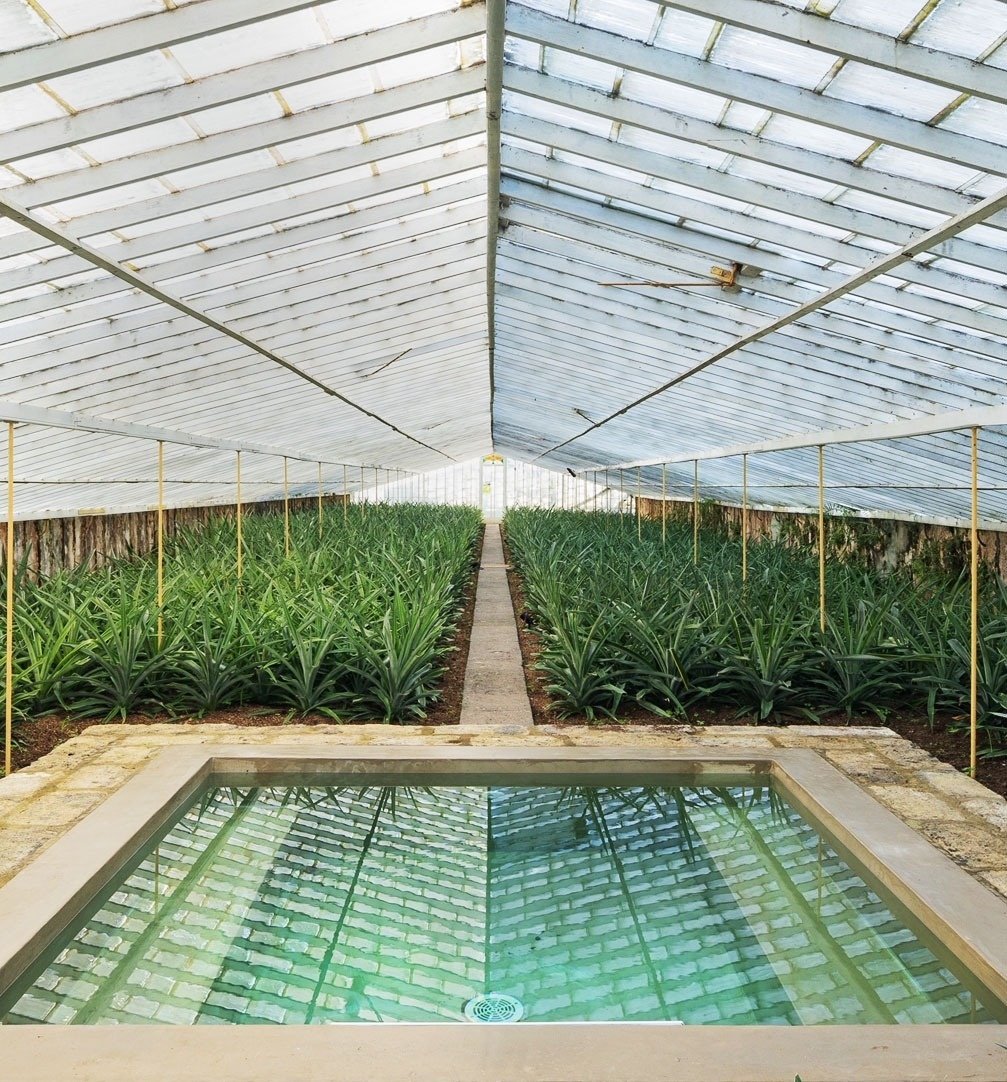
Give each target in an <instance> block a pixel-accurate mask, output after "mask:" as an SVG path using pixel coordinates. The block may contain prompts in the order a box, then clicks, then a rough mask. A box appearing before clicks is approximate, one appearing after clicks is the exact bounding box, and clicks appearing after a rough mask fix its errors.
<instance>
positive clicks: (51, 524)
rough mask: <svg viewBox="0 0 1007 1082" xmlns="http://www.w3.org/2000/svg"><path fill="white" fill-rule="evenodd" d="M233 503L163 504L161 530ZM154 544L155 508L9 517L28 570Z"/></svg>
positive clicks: (255, 509)
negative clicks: (23, 518)
mask: <svg viewBox="0 0 1007 1082" xmlns="http://www.w3.org/2000/svg"><path fill="white" fill-rule="evenodd" d="M342 502H343V497H342V495H331V496H324V497H323V503H324V504H327V505H332V504H336V505H342ZM317 506H318V499H317V497H315V496H306V497H302V498H298V499H292V500H291V501H290V509H291V511H295V510H310V509H313V508H315V507H317ZM282 510H283V501H282V500H268V501H263V502H259V503H245V504H242V512H243V513H244V514H246V515H261V514H267V513H269V512H277V511H282ZM234 511H235V505H234V504H222V505H220V506H213V507H166V508H165V509H164V533H165V536H166V537H171V536H172V534H174V533H176V532H177V531H178V530H181V529H186V528H192V527H200V526H204V525H206V524H207V523H208V522H211V521H212V520H213V519H216V518H233V517H234ZM6 543H7V529H6V526H3V527H2V528H0V559H5V558H6ZM156 546H157V511H156V510H151V511H135V512H131V513H129V514H122V515H80V516H73V517H67V518H47V519H37V520H36V519H31V520H27V521H24V522H15V523H14V558H15V560H17V561H19V562H20V561H21V560H23V559H25V557H27V570H28V574H29V575H31V576H32V577H44V576H46V575H51V574H53V573H54V572H56V571H62V570H68V569H71V568H74V567H80V566H85V567H90V568H97V567H103V566H104V565H105V564H107V563H110V562H111V561H112V560H117V559H121V558H122V557H124V556H143V555H146V554H147V553H148V552H153V551H154V549H155V548H156Z"/></svg>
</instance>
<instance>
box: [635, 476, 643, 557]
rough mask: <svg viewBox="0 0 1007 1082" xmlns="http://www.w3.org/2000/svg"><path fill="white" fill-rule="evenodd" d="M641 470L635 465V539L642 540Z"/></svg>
mask: <svg viewBox="0 0 1007 1082" xmlns="http://www.w3.org/2000/svg"><path fill="white" fill-rule="evenodd" d="M642 499H643V471H642V470H641V469H640V467H639V466H637V467H636V539H637V541H642V540H643V503H642Z"/></svg>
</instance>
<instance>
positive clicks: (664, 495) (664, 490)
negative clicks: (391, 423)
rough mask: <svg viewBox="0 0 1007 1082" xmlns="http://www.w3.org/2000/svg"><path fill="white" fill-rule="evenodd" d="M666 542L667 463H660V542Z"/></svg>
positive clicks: (663, 543) (664, 543)
mask: <svg viewBox="0 0 1007 1082" xmlns="http://www.w3.org/2000/svg"><path fill="white" fill-rule="evenodd" d="M667 543H668V464H667V463H666V462H662V463H661V544H662V545H666V544H667Z"/></svg>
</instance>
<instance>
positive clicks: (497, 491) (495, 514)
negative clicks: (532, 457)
mask: <svg viewBox="0 0 1007 1082" xmlns="http://www.w3.org/2000/svg"><path fill="white" fill-rule="evenodd" d="M479 488H480V491H481V493H482V502H481V504H480V506H481V507H482V512H483V518H484V519H485V520H486V521H487V522H499V521H500V520H501V519H502V518H503V516H504V512H505V511H506V510H507V462H506V460H505V459H504V458H503V456H502V455H486V456H485V457H484V458H482V459H480V461H479Z"/></svg>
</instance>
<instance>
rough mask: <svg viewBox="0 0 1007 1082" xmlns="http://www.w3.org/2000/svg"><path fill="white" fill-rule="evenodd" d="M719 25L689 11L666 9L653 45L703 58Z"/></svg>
mask: <svg viewBox="0 0 1007 1082" xmlns="http://www.w3.org/2000/svg"><path fill="white" fill-rule="evenodd" d="M719 25H720V24H719V23H717V22H715V21H714V20H713V19H706V18H703V17H702V16H701V15H694V14H693V13H692V12H691V11H675V9H674V8H666V9H665V12H664V18H663V19H662V20H661V24H660V28H659V29H658V32H657V36H656V37H655V39H654V44H655V45H657V46H659V47H660V48H662V49H672V50H674V51H675V52H677V53H685V55H686V56H705V55H706V50H707V48H708V47H709V44H710V42H711V40H713V36H714V32H715V31H716V29H717V27H718V26H719Z"/></svg>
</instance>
